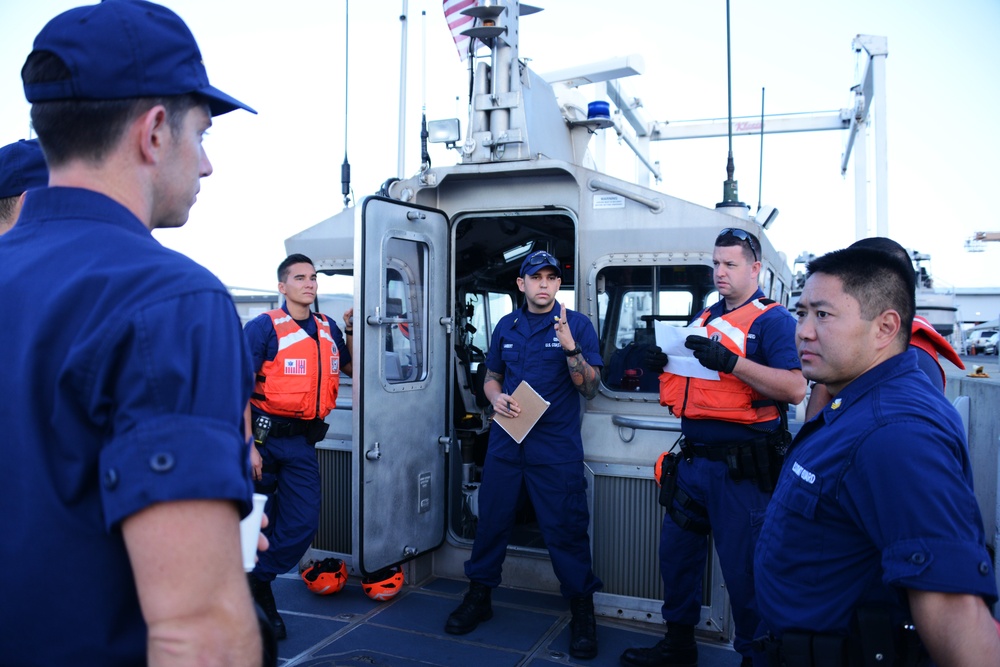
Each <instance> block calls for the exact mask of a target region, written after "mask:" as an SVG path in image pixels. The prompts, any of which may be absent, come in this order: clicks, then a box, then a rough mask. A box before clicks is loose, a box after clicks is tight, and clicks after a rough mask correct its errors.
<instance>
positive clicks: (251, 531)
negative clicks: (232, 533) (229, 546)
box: [240, 493, 267, 572]
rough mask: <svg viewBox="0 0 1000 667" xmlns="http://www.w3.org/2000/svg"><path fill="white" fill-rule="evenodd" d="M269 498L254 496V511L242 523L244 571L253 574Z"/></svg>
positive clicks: (259, 495) (260, 494)
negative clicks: (265, 506) (258, 539)
mask: <svg viewBox="0 0 1000 667" xmlns="http://www.w3.org/2000/svg"><path fill="white" fill-rule="evenodd" d="M266 503H267V496H265V495H264V494H262V493H255V494H253V511H252V512H250V515H249V516H248V517H247V518H245V519H243V520H242V521H240V546H241V547H242V548H243V570H244V571H245V572H252V571H253V569H254V567H256V566H257V538H258V537H260V522H261V520H262V519H263V518H264V505H265V504H266Z"/></svg>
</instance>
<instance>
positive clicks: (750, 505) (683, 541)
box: [660, 457, 771, 657]
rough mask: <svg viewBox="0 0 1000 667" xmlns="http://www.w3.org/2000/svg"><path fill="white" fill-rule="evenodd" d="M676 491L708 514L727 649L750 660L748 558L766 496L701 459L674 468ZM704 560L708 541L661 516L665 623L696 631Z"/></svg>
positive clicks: (752, 618) (753, 622)
mask: <svg viewBox="0 0 1000 667" xmlns="http://www.w3.org/2000/svg"><path fill="white" fill-rule="evenodd" d="M677 486H679V487H680V488H682V489H683V490H684V491H685V492H686V493H687V494H688V495H689V496H690V497H691V498H692V499H693V500H694V501H695V502H697V503H699V504H700V505H702V506H703V507H705V508H706V509H707V510H708V520H709V522H710V523H711V526H712V535H713V536H714V538H715V550H716V552H717V553H718V554H719V564H720V565H721V567H722V576H723V578H724V579H725V581H726V590H727V591H729V600H730V602H731V604H732V610H733V621H734V623H735V625H736V637H735V639H734V641H733V648H735V649H736V650H737V651H738V652H739V653H741V654H742V655H744V656H747V657H750V656H752V653H753V651H752V649H751V646H750V642H751V641H753V638H754V635H755V633H756V631H757V625H758V623H759V617H758V615H757V605H756V601H755V597H754V588H753V552H754V548H755V547H756V545H757V538H758V537H759V536H760V528H761V525H762V524H763V523H764V510H765V509H766V508H767V501H768V499H769V498H770V497H771V494H769V493H763V492H762V491H760V490H759V489H758V488H757V485H756V484H755V483H754V482H751V481H745V480H744V481H740V482H734V481H733V480H732V479H731V478H730V477H729V471H728V469H727V467H726V463H725V462H724V461H709V460H708V459H705V458H702V457H696V458H694V459H693V460H692V462H691V463H688V462H687V461H685V460H682V461H681V462H680V465H679V466H678V467H677ZM688 515H689V516H690V513H688ZM707 556H708V536H706V535H699V534H697V533H694V532H691V531H689V530H684V529H682V528H680V527H679V526H678V525H677V524H676V523H675V522H674V520H673V519H671V518H670V513H669V512H667V513H665V514H664V516H663V531H662V533H661V534H660V575H661V576H662V577H663V619H664V620H665V621H668V622H670V623H683V624H685V625H697V623H698V621H699V620H700V619H701V604H702V600H701V591H702V581H703V579H704V574H705V562H706V558H707ZM716 590H717V591H718V590H719V589H718V588H716ZM720 594H721V593H720Z"/></svg>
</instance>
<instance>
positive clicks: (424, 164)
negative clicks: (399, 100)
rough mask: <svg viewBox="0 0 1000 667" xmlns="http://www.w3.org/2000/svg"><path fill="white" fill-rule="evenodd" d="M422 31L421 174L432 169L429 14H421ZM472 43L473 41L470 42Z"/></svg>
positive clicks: (422, 12)
mask: <svg viewBox="0 0 1000 667" xmlns="http://www.w3.org/2000/svg"><path fill="white" fill-rule="evenodd" d="M420 29H421V32H422V35H423V36H422V38H421V41H422V44H421V47H420V48H421V51H422V54H421V63H420V68H421V70H423V71H422V72H421V73H420V79H421V82H420V86H421V89H420V98H421V100H420V114H421V116H420V173H424V172H425V171H427V170H428V169H430V168H431V156H430V154H428V152H427V136H428V135H427V12H426V11H421V12H420ZM469 41H470V42H471V41H472V40H471V39H470V40H469Z"/></svg>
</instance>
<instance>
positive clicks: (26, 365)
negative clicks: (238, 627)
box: [0, 188, 252, 667]
mask: <svg viewBox="0 0 1000 667" xmlns="http://www.w3.org/2000/svg"><path fill="white" fill-rule="evenodd" d="M0 311H2V312H3V313H4V316H3V326H2V327H0V355H2V366H3V368H4V370H5V374H6V377H7V379H8V390H7V392H6V397H5V399H4V400H3V401H0V423H2V424H3V436H2V440H0V453H2V457H3V462H4V468H5V470H6V471H7V474H6V475H5V476H4V481H3V483H2V484H0V507H4V508H7V509H8V512H7V516H6V517H5V520H4V522H3V539H2V540H0V628H2V631H0V656H2V657H0V662H4V663H5V664H16V665H36V664H40V665H101V666H102V667H117V666H119V665H140V664H145V659H146V627H145V624H144V622H143V620H142V614H141V611H140V609H139V602H138V597H137V594H136V590H135V585H134V582H133V579H132V573H131V569H130V566H129V559H128V554H127V553H126V550H125V544H124V541H123V540H122V536H121V531H120V524H121V522H122V521H123V520H124V519H125V518H127V517H129V516H130V515H132V514H135V513H137V512H139V511H141V510H143V509H144V508H147V507H149V506H150V505H152V504H154V503H158V502H163V501H172V500H181V499H223V500H232V501H234V502H236V503H238V504H240V505H241V507H242V511H243V513H244V514H245V513H246V512H247V511H248V504H249V500H250V494H251V491H252V487H251V482H250V474H249V453H248V449H247V443H246V442H245V441H244V437H243V410H244V408H245V406H246V403H247V400H248V399H249V396H250V390H251V378H252V374H251V371H250V362H249V355H248V354H247V350H246V345H245V343H244V340H243V336H242V335H241V334H240V322H239V317H238V315H237V313H236V309H235V307H234V305H233V302H232V299H231V298H230V296H229V293H228V292H227V290H226V288H225V287H224V286H223V285H222V284H221V283H220V282H219V281H218V279H216V278H215V277H214V276H212V275H211V274H210V273H209V272H208V271H207V270H205V269H204V268H202V267H200V266H198V265H197V264H195V263H194V262H192V261H191V260H190V259H188V258H186V257H184V256H183V255H181V254H179V253H177V252H175V251H173V250H169V249H167V248H164V247H163V246H161V245H160V244H159V243H158V242H157V241H156V239H154V238H153V236H152V234H150V232H149V230H148V229H147V228H146V227H145V226H144V225H143V224H142V223H141V222H140V221H139V220H138V219H137V218H136V217H135V216H134V215H132V213H130V212H129V211H128V210H127V209H126V208H124V207H123V206H121V205H120V204H118V203H116V202H114V201H113V200H111V199H109V198H107V197H105V196H103V195H101V194H98V193H96V192H91V191H87V190H78V189H74V188H48V189H43V190H34V191H32V192H30V193H29V195H28V197H27V199H26V202H25V206H24V209H23V211H22V212H21V217H20V220H19V221H18V223H17V225H15V226H14V228H13V229H12V230H11V231H10V232H9V233H7V234H6V235H4V236H3V237H0ZM233 558H234V561H235V560H236V559H238V558H239V556H238V555H237V554H234V555H233ZM53 630H57V632H58V639H57V640H55V641H53V634H52V633H53Z"/></svg>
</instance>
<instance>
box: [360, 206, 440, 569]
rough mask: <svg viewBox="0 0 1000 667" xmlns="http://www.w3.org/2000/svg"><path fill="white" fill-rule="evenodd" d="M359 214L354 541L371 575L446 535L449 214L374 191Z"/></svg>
mask: <svg viewBox="0 0 1000 667" xmlns="http://www.w3.org/2000/svg"><path fill="white" fill-rule="evenodd" d="M357 220H358V227H357V228H356V229H355V239H356V240H357V242H358V248H357V250H358V253H359V254H360V256H361V257H362V262H361V267H360V271H359V272H358V274H357V281H356V285H357V289H358V293H357V294H356V295H355V303H357V304H358V308H356V309H355V317H354V322H355V324H354V326H355V344H356V348H355V349H356V350H357V351H358V352H359V356H360V358H359V359H357V360H356V361H355V368H356V369H358V370H357V371H356V375H357V376H358V377H357V378H356V379H355V383H354V388H355V393H354V396H355V398H356V402H355V411H354V427H355V437H354V442H355V444H356V446H357V449H356V450H355V455H354V460H353V467H354V471H355V475H354V478H355V480H356V487H355V490H356V493H355V511H354V516H355V517H357V521H356V524H355V530H356V536H355V540H354V541H355V545H356V548H357V560H356V565H357V566H358V568H359V569H360V570H361V571H362V572H363V573H371V572H375V571H377V570H379V569H381V568H384V567H387V566H390V565H394V564H396V563H399V562H401V561H406V560H409V559H411V558H413V557H415V556H417V555H419V554H421V553H424V552H426V551H429V550H431V549H434V548H436V547H438V546H439V545H440V544H441V542H442V541H443V539H444V525H445V488H444V487H445V451H444V446H443V444H442V438H443V437H445V436H446V434H447V432H448V426H447V423H446V421H445V418H446V411H445V404H446V396H447V381H446V378H447V374H446V369H447V364H448V360H447V354H446V351H447V341H448V338H449V336H448V334H449V333H450V327H448V326H447V322H448V303H447V282H448V281H447V261H446V257H447V236H446V233H447V229H448V221H447V218H445V216H444V215H443V214H441V213H440V212H437V211H432V210H427V209H420V208H417V207H414V206H408V205H404V204H400V203H398V202H390V201H387V200H384V199H378V198H374V197H371V198H368V199H367V200H365V202H364V204H363V205H362V215H361V216H360V218H358V219H357ZM359 334H360V336H359ZM359 338H360V340H359ZM393 341H395V343H396V347H395V348H392V346H391V344H390V343H391V342H393ZM401 343H405V348H403V347H402V346H401V345H400V344H401ZM404 357H405V358H404ZM359 379H360V383H359V382H358V380H359Z"/></svg>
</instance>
